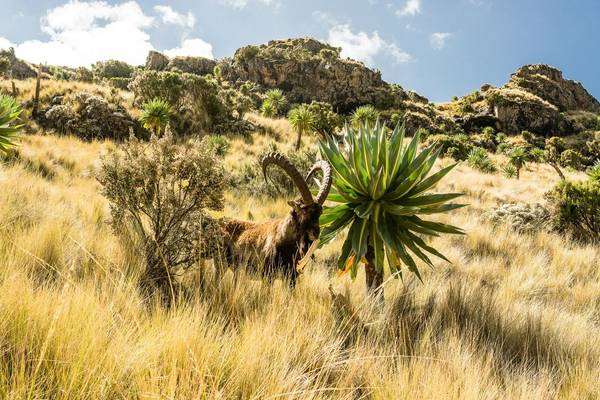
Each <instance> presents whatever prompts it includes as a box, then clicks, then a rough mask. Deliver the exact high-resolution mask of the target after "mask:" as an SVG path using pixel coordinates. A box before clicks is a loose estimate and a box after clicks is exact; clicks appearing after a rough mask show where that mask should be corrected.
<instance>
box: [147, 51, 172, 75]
mask: <svg viewBox="0 0 600 400" xmlns="http://www.w3.org/2000/svg"><path fill="white" fill-rule="evenodd" d="M167 65H169V57H167V56H165V55H164V54H162V53H159V52H158V51H154V50H150V52H149V53H148V57H146V69H153V70H155V71H163V70H165V69H166V68H167Z"/></svg>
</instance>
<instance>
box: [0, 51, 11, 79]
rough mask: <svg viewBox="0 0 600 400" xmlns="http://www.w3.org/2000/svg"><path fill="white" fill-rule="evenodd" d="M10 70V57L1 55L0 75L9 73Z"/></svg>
mask: <svg viewBox="0 0 600 400" xmlns="http://www.w3.org/2000/svg"><path fill="white" fill-rule="evenodd" d="M9 71H10V60H9V59H8V57H5V56H2V57H0V77H3V76H6V75H8V72H9Z"/></svg>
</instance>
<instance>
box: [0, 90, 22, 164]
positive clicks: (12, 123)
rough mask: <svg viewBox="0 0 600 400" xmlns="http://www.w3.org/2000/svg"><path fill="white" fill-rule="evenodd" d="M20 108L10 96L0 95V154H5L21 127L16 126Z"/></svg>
mask: <svg viewBox="0 0 600 400" xmlns="http://www.w3.org/2000/svg"><path fill="white" fill-rule="evenodd" d="M20 115H21V107H20V106H19V104H18V103H17V101H16V100H15V99H13V98H12V97H10V96H6V95H0V152H1V153H7V152H8V151H9V149H10V148H11V147H13V146H14V140H15V137H16V135H17V133H19V130H20V128H21V126H20V125H19V124H18V119H19V116H20Z"/></svg>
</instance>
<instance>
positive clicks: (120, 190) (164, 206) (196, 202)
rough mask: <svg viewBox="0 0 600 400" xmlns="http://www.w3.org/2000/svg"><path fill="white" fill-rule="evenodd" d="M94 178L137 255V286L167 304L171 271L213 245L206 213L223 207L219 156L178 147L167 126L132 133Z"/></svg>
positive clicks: (193, 144)
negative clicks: (143, 137)
mask: <svg viewBox="0 0 600 400" xmlns="http://www.w3.org/2000/svg"><path fill="white" fill-rule="evenodd" d="M98 180H99V182H100V183H101V184H102V193H103V194H104V196H106V198H107V199H108V200H109V202H110V211H111V215H112V221H111V223H112V226H113V228H114V230H115V231H116V232H117V233H118V234H120V235H124V237H125V238H126V239H127V240H128V241H131V242H133V243H135V244H137V246H138V249H139V251H140V253H141V255H142V256H143V259H144V261H145V267H146V269H145V272H144V274H143V275H142V277H141V282H140V284H141V287H142V289H143V290H144V291H145V292H149V293H151V292H154V291H155V290H158V292H159V293H160V295H161V296H162V298H163V300H164V301H165V302H167V303H168V302H169V300H170V298H171V296H170V294H171V293H173V291H176V290H175V289H176V288H173V287H172V283H173V282H174V281H175V279H174V277H173V274H174V273H175V272H176V271H177V270H178V269H185V268H188V267H190V266H192V265H193V264H194V263H196V262H197V261H198V260H199V259H200V258H203V257H206V256H207V255H208V254H212V253H214V252H215V251H218V250H219V247H220V235H219V227H218V224H217V222H216V221H215V220H213V219H212V218H211V217H209V215H208V214H207V212H206V210H221V209H222V208H223V190H224V187H225V180H224V175H223V170H222V168H221V167H220V165H219V162H218V160H217V159H216V158H215V157H214V155H213V154H212V153H211V152H210V151H208V149H207V146H206V143H201V142H198V141H190V142H186V143H183V144H181V145H178V144H176V143H175V141H174V139H173V136H172V135H171V133H170V132H169V131H168V130H167V132H165V135H164V137H162V138H157V137H156V136H155V135H153V136H152V137H151V139H150V142H149V143H147V142H141V141H139V140H137V139H135V138H131V139H130V140H129V141H128V142H126V143H125V144H124V145H123V146H121V147H120V149H119V150H118V151H114V152H112V153H110V154H109V155H108V156H106V157H104V158H103V160H102V167H101V170H100V172H99V175H98ZM172 290H173V291H172Z"/></svg>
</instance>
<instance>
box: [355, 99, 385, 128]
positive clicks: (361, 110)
mask: <svg viewBox="0 0 600 400" xmlns="http://www.w3.org/2000/svg"><path fill="white" fill-rule="evenodd" d="M378 118H379V111H377V109H376V108H375V107H373V106H372V105H366V106H360V107H358V108H357V109H356V110H354V112H353V113H352V116H351V117H350V122H351V123H352V127H354V129H358V128H359V127H362V126H363V125H365V124H366V125H369V126H371V127H372V126H374V125H375V122H376V121H377V119H378Z"/></svg>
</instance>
